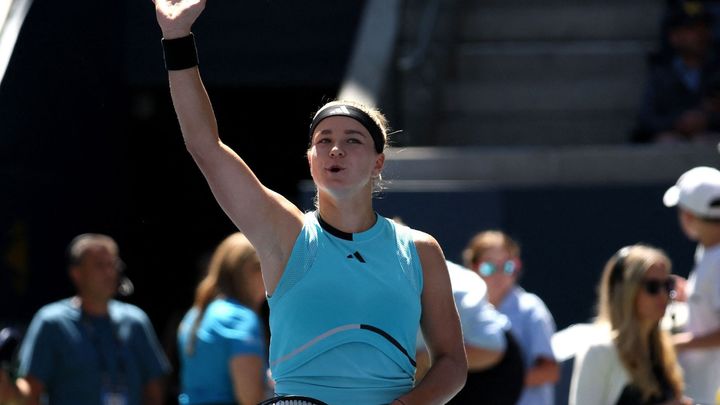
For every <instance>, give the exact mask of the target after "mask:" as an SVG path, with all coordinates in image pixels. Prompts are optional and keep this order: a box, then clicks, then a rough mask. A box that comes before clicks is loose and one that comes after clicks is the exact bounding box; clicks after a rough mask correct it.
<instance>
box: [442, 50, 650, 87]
mask: <svg viewBox="0 0 720 405" xmlns="http://www.w3.org/2000/svg"><path fill="white" fill-rule="evenodd" d="M654 47H655V43H654V42H651V41H572V42H560V43H558V42H542V41H532V42H515V41H513V42H485V43H465V44H461V45H460V46H458V48H457V52H456V54H455V61H454V66H455V70H454V78H455V79H456V80H476V81H482V80H496V79H500V80H509V79H511V78H518V79H520V80H530V79H533V80H559V79H566V80H567V79H581V78H590V77H593V78H601V77H604V78H609V77H628V78H634V79H636V80H642V79H643V78H644V76H645V69H646V57H647V55H648V53H649V52H650V51H651V50H652V49H654Z"/></svg>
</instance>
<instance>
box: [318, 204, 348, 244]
mask: <svg viewBox="0 0 720 405" xmlns="http://www.w3.org/2000/svg"><path fill="white" fill-rule="evenodd" d="M315 216H316V217H317V220H318V223H320V226H321V227H322V229H324V230H326V231H327V232H328V233H329V234H330V235H332V236H334V237H336V238H340V239H345V240H353V234H351V233H348V232H343V231H341V230H339V229H337V228H335V227H334V226H332V225H330V224H328V223H327V222H325V220H324V219H322V217H321V216H320V212H319V211H315Z"/></svg>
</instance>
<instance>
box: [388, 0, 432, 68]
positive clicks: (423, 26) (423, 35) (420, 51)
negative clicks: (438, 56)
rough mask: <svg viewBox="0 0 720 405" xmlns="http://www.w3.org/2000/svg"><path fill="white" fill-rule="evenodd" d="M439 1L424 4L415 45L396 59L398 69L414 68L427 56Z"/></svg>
mask: <svg viewBox="0 0 720 405" xmlns="http://www.w3.org/2000/svg"><path fill="white" fill-rule="evenodd" d="M441 2H442V0H431V1H430V2H428V3H427V5H426V6H425V9H424V10H423V13H422V17H421V19H420V26H419V29H418V31H417V41H416V45H415V47H414V48H413V49H412V50H411V51H410V52H408V54H407V55H405V56H403V57H401V58H400V59H399V60H398V68H399V69H400V70H402V71H406V72H407V71H410V70H414V69H416V68H417V67H418V66H420V65H421V64H422V63H423V62H424V61H425V59H426V58H427V54H428V52H429V49H430V43H431V42H432V37H433V33H434V32H435V27H436V26H437V22H438V19H439V15H440V4H441Z"/></svg>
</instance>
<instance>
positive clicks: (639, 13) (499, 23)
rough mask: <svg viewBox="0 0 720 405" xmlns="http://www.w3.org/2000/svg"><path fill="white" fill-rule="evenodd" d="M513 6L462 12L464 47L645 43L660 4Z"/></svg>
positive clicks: (656, 29)
mask: <svg viewBox="0 0 720 405" xmlns="http://www.w3.org/2000/svg"><path fill="white" fill-rule="evenodd" d="M537 3H538V2H535V3H534V4H525V5H520V6H518V5H515V4H514V3H513V2H507V3H503V4H489V5H487V4H485V3H484V2H475V3H474V5H473V6H471V7H469V9H464V10H462V13H461V15H462V18H461V34H460V36H461V38H463V40H464V41H495V40H518V41H520V40H529V41H537V40H568V39H595V40H613V39H625V40H626V39H644V40H653V39H655V38H656V37H657V34H658V32H659V26H660V20H661V16H662V12H663V6H662V3H661V2H659V1H658V2H640V1H633V2H612V3H605V2H603V3H594V2H593V3H590V4H580V3H573V4H567V3H562V4H557V5H553V6H546V5H545V4H537Z"/></svg>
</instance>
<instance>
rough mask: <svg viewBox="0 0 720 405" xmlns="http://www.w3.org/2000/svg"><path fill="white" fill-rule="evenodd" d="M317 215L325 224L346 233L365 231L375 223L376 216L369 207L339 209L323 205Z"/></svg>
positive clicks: (334, 206) (335, 206)
mask: <svg viewBox="0 0 720 405" xmlns="http://www.w3.org/2000/svg"><path fill="white" fill-rule="evenodd" d="M318 213H319V215H320V218H322V220H323V221H325V222H326V223H327V224H329V225H330V226H332V227H333V228H336V229H338V230H340V231H342V232H347V233H358V232H363V231H367V230H368V229H370V228H372V227H373V225H375V222H376V221H377V214H376V213H375V211H374V210H373V209H372V206H371V205H370V206H367V207H364V208H362V207H357V208H351V209H348V208H342V209H341V208H340V207H338V206H337V205H331V204H324V205H320V207H319V208H318Z"/></svg>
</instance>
